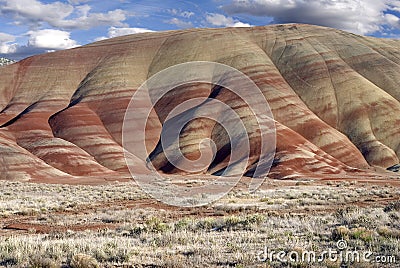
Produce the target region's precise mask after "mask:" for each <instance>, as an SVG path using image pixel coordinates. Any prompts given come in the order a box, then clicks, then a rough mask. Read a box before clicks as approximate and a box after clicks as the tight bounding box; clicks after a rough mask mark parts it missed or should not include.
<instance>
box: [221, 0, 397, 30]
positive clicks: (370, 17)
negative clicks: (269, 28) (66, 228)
mask: <svg viewBox="0 0 400 268" xmlns="http://www.w3.org/2000/svg"><path fill="white" fill-rule="evenodd" d="M395 8H400V1H398V0H382V1H376V0H364V1H361V0H354V1H349V0H322V1H320V0H233V1H232V2H231V3H230V4H228V5H225V6H223V10H225V11H226V12H227V13H228V14H251V15H255V16H266V17H272V18H274V22H275V23H291V22H294V23H308V24H316V25H323V26H328V27H334V28H339V29H343V30H347V31H351V32H354V33H358V34H371V33H374V32H377V31H380V30H382V26H383V25H385V24H387V23H388V19H389V21H390V22H391V23H393V19H394V18H393V17H391V18H385V16H384V11H386V10H395Z"/></svg>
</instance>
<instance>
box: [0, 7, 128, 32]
mask: <svg viewBox="0 0 400 268" xmlns="http://www.w3.org/2000/svg"><path fill="white" fill-rule="evenodd" d="M69 2H70V3H73V4H79V3H82V2H87V1H82V0H72V1H69ZM0 14H1V15H4V16H10V17H12V18H13V19H14V20H15V24H17V25H28V26H29V27H31V28H37V27H40V26H43V24H44V23H47V24H48V25H50V26H52V27H57V28H62V29H70V30H71V29H90V28H92V27H96V26H100V25H106V26H126V24H124V23H123V21H125V20H126V18H127V16H128V13H127V12H126V11H123V10H121V9H116V10H112V11H108V12H107V13H90V6H89V5H79V6H73V5H71V4H66V3H62V2H59V1H57V2H53V3H50V4H46V3H42V2H40V1H38V0H18V1H16V0H0Z"/></svg>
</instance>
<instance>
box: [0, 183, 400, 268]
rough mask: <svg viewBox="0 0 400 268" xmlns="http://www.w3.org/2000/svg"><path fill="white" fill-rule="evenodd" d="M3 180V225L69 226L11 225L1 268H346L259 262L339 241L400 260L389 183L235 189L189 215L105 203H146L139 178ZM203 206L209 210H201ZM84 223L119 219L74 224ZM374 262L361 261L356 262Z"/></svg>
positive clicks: (397, 214) (398, 222)
mask: <svg viewBox="0 0 400 268" xmlns="http://www.w3.org/2000/svg"><path fill="white" fill-rule="evenodd" d="M0 184H2V185H1V186H4V187H2V188H1V189H4V190H2V195H1V196H2V197H1V199H2V200H1V201H2V202H0V211H1V213H2V214H1V215H2V222H3V227H4V224H6V223H7V224H8V223H10V221H12V220H13V219H20V218H18V217H23V219H24V220H26V221H27V222H29V223H32V224H35V223H41V224H44V225H46V224H47V225H48V226H51V227H54V226H65V227H66V229H65V230H63V231H51V232H50V233H46V234H39V233H35V230H32V231H31V232H12V231H9V232H5V231H4V232H3V234H4V235H3V236H1V237H0V266H3V267H122V266H123V267H341V266H340V265H341V264H340V263H338V262H334V261H328V260H326V261H324V262H321V263H314V264H307V263H301V262H298V263H291V266H288V265H287V264H285V263H281V262H278V261H273V262H262V261H260V260H258V259H257V254H258V253H259V252H260V251H263V250H264V249H265V248H268V249H271V250H275V251H280V250H283V251H285V252H291V251H296V252H299V253H301V252H304V251H310V250H312V251H315V252H317V253H318V252H322V251H324V250H328V249H329V248H331V249H336V243H337V241H338V240H341V239H345V240H346V241H347V243H348V248H350V249H355V248H356V249H358V250H370V251H372V252H374V254H375V255H382V256H393V257H394V258H395V260H397V262H399V261H400V235H399V231H398V230H399V229H400V205H399V203H398V202H395V201H391V202H389V201H388V202H378V201H379V200H383V199H396V197H398V193H397V189H395V188H393V187H390V186H384V187H377V188H375V187H374V186H373V187H370V186H366V185H357V184H354V183H348V184H342V183H338V184H335V183H334V184H332V183H330V184H331V185H308V184H305V185H304V184H297V185H288V186H284V187H279V188H272V187H268V188H267V189H262V190H260V191H258V192H257V193H256V194H244V193H241V192H239V191H237V192H232V193H230V194H229V195H228V196H227V197H226V198H224V199H222V200H220V201H218V202H216V203H214V204H212V205H210V206H209V207H208V208H205V209H202V210H198V209H193V210H190V211H186V212H185V213H183V211H179V210H177V209H172V208H171V209H170V210H169V209H167V208H157V207H131V208H127V207H125V206H124V205H116V206H107V205H106V204H109V203H113V202H117V201H121V202H124V201H132V202H133V204H134V202H135V200H141V199H142V198H143V197H144V195H143V194H142V193H141V192H140V191H139V190H138V189H137V188H136V187H135V186H134V185H133V184H114V185H108V186H60V185H44V184H43V185H37V184H27V183H11V182H0ZM360 189H363V190H362V191H360ZM7 193H9V194H7ZM11 193H18V194H17V195H15V194H11ZM368 200H375V201H374V202H370V201H368ZM361 201H362V202H363V203H362V205H360V204H359V202H361ZM368 202H370V205H368V204H369V203H368ZM71 204H75V205H73V206H71ZM366 204H367V205H366ZM27 211H34V213H32V212H29V213H27ZM205 211H212V212H213V213H212V214H211V215H212V216H201V215H202V214H201V213H203V214H204V212H205ZM200 212H201V213H200ZM199 213H200V214H199ZM179 215H181V216H179ZM26 217H27V218H26ZM82 223H112V224H113V225H112V228H103V229H100V230H82V231H72V230H68V228H69V227H70V226H73V225H76V224H82ZM374 265H375V264H371V263H362V262H360V263H353V264H352V266H350V267H377V266H376V265H375V266H374ZM395 265H396V264H393V263H390V264H386V265H385V266H384V267H396V266H395ZM397 265H398V263H397ZM342 267H344V266H342Z"/></svg>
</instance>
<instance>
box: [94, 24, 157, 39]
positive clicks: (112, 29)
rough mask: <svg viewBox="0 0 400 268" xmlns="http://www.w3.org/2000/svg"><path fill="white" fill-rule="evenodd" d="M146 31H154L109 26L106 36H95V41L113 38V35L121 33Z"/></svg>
mask: <svg viewBox="0 0 400 268" xmlns="http://www.w3.org/2000/svg"><path fill="white" fill-rule="evenodd" d="M148 32H154V31H153V30H150V29H147V28H135V27H133V28H127V27H123V28H117V27H110V28H109V29H108V36H107V37H106V36H101V37H98V38H96V40H95V41H100V40H104V39H108V38H113V37H118V36H122V35H128V34H138V33H148Z"/></svg>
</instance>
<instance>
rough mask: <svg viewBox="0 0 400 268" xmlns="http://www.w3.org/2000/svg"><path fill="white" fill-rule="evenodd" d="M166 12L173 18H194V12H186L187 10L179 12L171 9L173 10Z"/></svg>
mask: <svg viewBox="0 0 400 268" xmlns="http://www.w3.org/2000/svg"><path fill="white" fill-rule="evenodd" d="M167 11H168V13H169V14H171V15H173V16H180V17H183V18H186V19H189V18H190V17H192V16H194V12H192V11H187V10H185V11H181V10H178V9H175V8H173V9H168V10H167Z"/></svg>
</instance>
